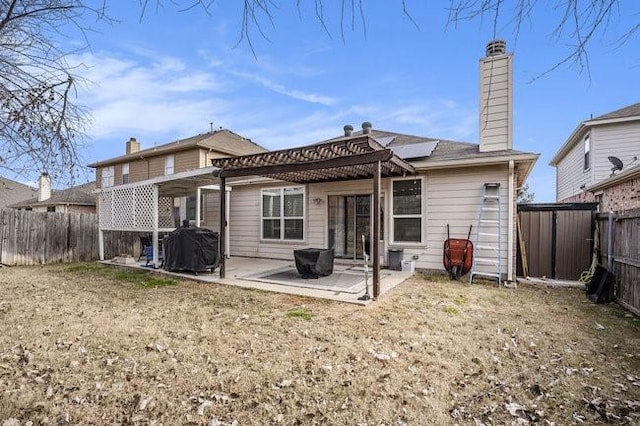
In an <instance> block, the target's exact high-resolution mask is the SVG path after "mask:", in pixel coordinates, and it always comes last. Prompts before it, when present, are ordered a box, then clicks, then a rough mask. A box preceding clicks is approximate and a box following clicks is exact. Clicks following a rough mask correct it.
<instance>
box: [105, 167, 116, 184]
mask: <svg viewBox="0 0 640 426" xmlns="http://www.w3.org/2000/svg"><path fill="white" fill-rule="evenodd" d="M113 176H114V170H113V166H109V167H104V168H103V169H102V187H103V188H107V187H109V186H113V183H114V182H113Z"/></svg>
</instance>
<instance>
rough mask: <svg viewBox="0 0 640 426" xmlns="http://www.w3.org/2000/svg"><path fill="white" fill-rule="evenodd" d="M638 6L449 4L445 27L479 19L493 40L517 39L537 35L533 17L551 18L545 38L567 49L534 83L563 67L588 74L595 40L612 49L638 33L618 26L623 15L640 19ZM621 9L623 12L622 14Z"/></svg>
mask: <svg viewBox="0 0 640 426" xmlns="http://www.w3.org/2000/svg"><path fill="white" fill-rule="evenodd" d="M639 4H640V3H638V2H627V3H625V2H621V1H619V0H556V1H555V2H552V1H544V2H543V1H540V0H514V1H505V0H450V8H449V18H448V23H449V24H452V25H454V26H457V25H459V24H461V23H464V22H465V21H471V20H475V19H481V20H485V22H488V23H489V25H491V26H492V28H493V34H494V37H496V36H497V34H498V31H509V30H510V31H511V32H512V33H513V36H514V38H516V39H517V38H518V36H519V35H520V33H522V32H523V31H524V30H525V29H527V27H528V29H529V30H530V31H539V29H538V28H537V27H536V24H535V16H534V15H535V14H536V13H537V14H541V13H546V14H548V15H551V16H554V17H555V18H554V19H555V21H554V22H553V26H554V27H553V30H552V31H551V33H550V34H549V36H550V37H551V39H553V40H554V41H555V43H556V44H561V45H565V46H567V53H566V54H565V55H564V56H562V57H559V58H557V59H554V61H553V63H552V65H551V66H550V67H549V68H548V69H546V70H543V71H541V72H540V73H539V74H538V76H537V77H535V79H537V78H540V77H542V76H544V75H546V74H548V73H550V72H552V71H554V70H556V69H557V68H559V67H562V66H564V65H568V66H575V67H577V68H578V70H580V71H586V72H587V73H589V51H590V49H591V48H592V45H593V44H594V42H595V41H596V40H599V41H602V42H604V43H607V44H608V45H609V46H610V47H611V48H612V49H613V48H617V47H620V46H622V45H624V44H626V43H628V42H629V41H630V40H632V39H633V38H635V37H636V36H637V35H638V34H639V33H640V23H638V20H636V21H635V23H632V24H629V25H627V26H626V27H625V26H620V24H619V22H620V18H621V17H622V16H624V15H625V14H626V15H629V16H633V15H635V16H637V17H638V16H640V7H639ZM623 7H625V8H626V9H625V10H622V8H623ZM538 16H539V15H538Z"/></svg>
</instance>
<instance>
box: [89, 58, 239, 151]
mask: <svg viewBox="0 0 640 426" xmlns="http://www.w3.org/2000/svg"><path fill="white" fill-rule="evenodd" d="M137 59H138V60H136V57H131V58H127V59H123V58H119V57H114V56H110V55H108V54H106V53H98V54H93V55H90V54H86V55H83V56H80V57H78V58H77V60H78V61H79V62H81V63H82V64H83V65H84V67H86V68H85V72H83V76H84V77H85V78H86V79H87V80H88V84H87V87H86V90H84V91H83V93H81V95H80V97H81V103H83V104H85V105H87V107H88V108H89V110H90V112H91V115H92V117H93V121H92V124H91V125H90V127H89V129H88V134H89V135H90V136H91V137H93V138H96V139H102V138H109V137H112V136H114V135H119V134H121V133H123V132H124V133H129V134H131V133H133V134H137V135H140V136H143V135H145V134H147V133H158V134H160V133H174V134H175V133H177V134H192V133H193V132H194V129H207V127H208V123H209V122H211V121H214V120H213V118H214V117H216V116H218V115H219V114H222V113H223V112H224V111H226V102H224V101H222V100H220V97H219V96H215V94H216V93H220V92H223V91H224V90H225V85H224V84H223V83H222V82H221V81H220V80H219V79H218V78H217V77H216V75H214V74H212V73H210V72H207V71H203V70H198V69H192V68H190V67H188V66H187V65H186V64H185V63H184V62H182V61H181V60H179V59H177V58H173V57H162V56H156V57H154V60H153V61H152V62H151V63H148V62H146V61H145V59H146V58H144V57H143V58H140V57H138V58H137ZM212 95H213V96H212ZM142 139H143V140H144V137H142ZM163 142H164V141H163Z"/></svg>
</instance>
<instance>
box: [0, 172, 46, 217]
mask: <svg viewBox="0 0 640 426" xmlns="http://www.w3.org/2000/svg"><path fill="white" fill-rule="evenodd" d="M37 193H38V191H37V190H36V189H35V188H32V187H30V186H29V185H25V184H22V183H20V182H16V181H14V180H11V179H7V178H5V177H2V176H0V209H1V208H3V207H7V206H9V205H11V204H13V203H17V202H20V201H23V200H28V199H29V198H31V197H33V196H34V195H35V194H37Z"/></svg>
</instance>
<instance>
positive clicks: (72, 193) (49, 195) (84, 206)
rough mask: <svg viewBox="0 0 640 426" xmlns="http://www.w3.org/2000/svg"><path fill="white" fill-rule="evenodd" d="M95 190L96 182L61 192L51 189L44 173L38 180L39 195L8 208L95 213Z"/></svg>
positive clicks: (49, 179) (48, 178)
mask: <svg viewBox="0 0 640 426" xmlns="http://www.w3.org/2000/svg"><path fill="white" fill-rule="evenodd" d="M95 189H96V186H95V182H89V183H84V184H82V185H76V186H73V187H71V188H67V189H61V190H55V189H51V178H50V177H49V175H48V174H47V173H42V175H40V177H39V178H38V190H37V195H36V196H35V197H33V198H29V199H27V200H24V201H20V202H18V203H14V204H11V205H10V206H8V207H10V208H13V209H18V210H33V211H39V212H58V213H95V211H96V197H95V194H93V191H94V190H95Z"/></svg>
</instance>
